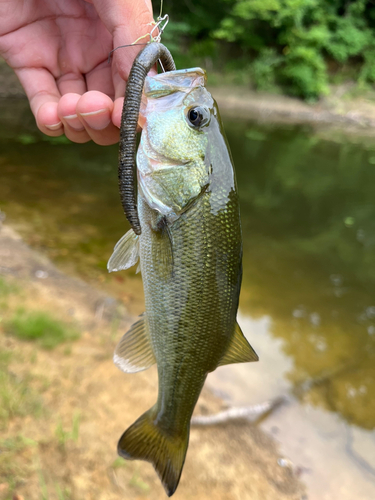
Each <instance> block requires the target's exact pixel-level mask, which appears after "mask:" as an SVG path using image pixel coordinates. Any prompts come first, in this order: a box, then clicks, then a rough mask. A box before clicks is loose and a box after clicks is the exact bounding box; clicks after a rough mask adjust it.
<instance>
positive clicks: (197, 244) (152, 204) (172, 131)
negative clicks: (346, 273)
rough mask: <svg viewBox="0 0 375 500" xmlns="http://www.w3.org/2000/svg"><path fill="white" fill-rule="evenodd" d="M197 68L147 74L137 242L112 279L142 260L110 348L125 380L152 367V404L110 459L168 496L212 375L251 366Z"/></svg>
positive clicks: (224, 189) (228, 216)
mask: <svg viewBox="0 0 375 500" xmlns="http://www.w3.org/2000/svg"><path fill="white" fill-rule="evenodd" d="M204 85H205V73H204V71H203V70H201V69H200V68H193V69H190V70H180V71H172V72H168V73H164V74H161V75H157V76H154V77H148V78H147V79H146V82H145V87H144V96H143V98H142V107H141V115H140V118H141V122H142V124H143V132H142V137H141V142H140V146H139V149H138V154H137V171H138V188H139V193H138V215H139V221H140V226H141V229H142V231H141V234H140V235H139V236H136V235H135V234H134V232H133V231H132V230H130V231H129V232H128V233H127V234H126V235H125V236H124V237H123V238H122V239H121V240H120V241H119V243H118V244H117V245H116V247H115V251H114V253H113V255H112V257H111V259H110V261H109V263H108V268H109V270H110V271H115V270H120V269H126V268H128V267H130V266H132V265H134V264H136V263H137V261H138V259H139V260H140V269H141V271H142V278H143V284H144V293H145V306H146V312H145V315H143V316H142V317H141V319H139V320H138V321H137V323H135V324H134V325H133V327H132V328H131V329H130V330H129V332H127V333H126V334H125V335H124V336H123V338H122V339H121V341H120V343H119V345H118V346H117V348H116V351H115V356H114V360H115V363H116V364H117V365H118V366H119V367H120V368H121V369H122V370H123V371H125V372H130V373H134V372H136V371H140V370H143V369H146V368H148V367H149V366H151V365H152V364H153V363H155V362H156V364H157V369H158V379H159V391H158V399H157V402H156V404H155V405H154V406H153V407H152V408H151V409H150V410H148V411H147V412H146V413H144V414H143V415H141V417H139V419H138V420H137V421H136V422H135V423H134V424H133V425H132V426H130V427H129V429H127V430H126V431H125V432H124V434H123V435H122V437H121V438H120V441H119V444H118V452H119V454H120V455H121V456H123V457H124V458H127V459H143V460H146V461H149V462H151V463H152V464H153V465H154V467H155V469H156V471H157V473H158V474H159V477H160V478H161V481H162V483H163V485H164V487H165V490H166V492H167V494H168V495H169V496H170V495H172V494H173V493H174V491H175V490H176V488H177V485H178V482H179V479H180V476H181V471H182V468H183V464H184V460H185V456H186V451H187V447H188V441H189V430H190V419H191V416H192V413H193V410H194V407H195V404H196V402H197V399H198V397H199V394H200V392H201V390H202V387H203V384H204V382H205V379H206V377H207V374H208V373H209V372H210V371H213V370H215V369H216V368H217V367H218V366H220V365H224V364H229V363H237V362H247V361H256V360H257V359H258V358H257V355H256V354H255V352H254V351H253V349H252V347H251V346H250V344H249V343H248V342H247V340H246V339H245V337H244V336H243V334H242V332H241V330H240V328H239V326H238V324H237V323H236V315H237V308H238V299H239V293H240V286H241V277H242V264H241V259H242V239H241V225H240V212H239V202H238V195H237V186H236V180H235V174H234V170H233V165H232V159H231V155H230V152H229V148H228V145H227V143H226V139H225V135H224V132H223V130H222V126H221V121H220V116H219V112H218V109H217V105H216V103H215V101H214V100H213V98H212V97H211V95H210V93H209V92H208V91H207V90H206V89H205V86H204Z"/></svg>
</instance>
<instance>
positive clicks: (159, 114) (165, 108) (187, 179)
mask: <svg viewBox="0 0 375 500" xmlns="http://www.w3.org/2000/svg"><path fill="white" fill-rule="evenodd" d="M205 81H206V75H205V72H204V71H203V70H202V69H200V68H192V69H188V70H179V71H170V72H168V73H163V74H159V75H156V76H148V77H147V78H146V81H145V86H144V94H143V98H142V104H141V109H140V113H141V119H142V121H143V124H144V125H143V131H142V137H141V142H140V146H139V149H138V154H137V167H138V186H139V191H140V195H141V196H143V198H144V199H145V200H146V202H147V203H148V205H149V206H150V207H151V208H153V209H155V210H156V211H157V212H159V213H160V214H162V215H164V216H166V217H167V218H168V220H169V221H170V222H173V221H174V220H176V219H177V218H178V217H179V216H180V215H181V213H183V212H184V211H185V210H186V207H188V206H189V204H191V202H192V201H193V200H194V199H196V198H197V197H198V196H199V195H200V194H201V193H202V191H203V190H205V186H207V185H208V183H209V175H210V169H209V166H208V165H207V161H206V155H207V147H208V134H207V130H208V128H209V125H210V120H211V117H212V116H213V114H214V108H215V102H214V100H213V98H212V97H211V95H210V93H209V92H208V91H207V90H206V88H205V87H204V85H205Z"/></svg>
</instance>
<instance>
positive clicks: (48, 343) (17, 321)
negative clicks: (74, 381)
mask: <svg viewBox="0 0 375 500" xmlns="http://www.w3.org/2000/svg"><path fill="white" fill-rule="evenodd" d="M6 330H7V331H8V332H9V333H11V334H12V335H15V336H16V337H18V338H20V339H22V340H35V341H37V342H38V343H39V344H40V345H41V346H42V347H44V348H46V349H52V348H54V347H56V346H57V345H58V344H60V343H62V342H66V341H67V340H75V339H77V338H78V333H77V332H76V331H75V330H74V329H73V328H72V327H70V326H68V325H65V324H64V323H62V322H60V321H57V320H56V319H54V318H52V317H51V316H50V315H49V314H47V313H45V312H26V311H24V310H22V309H20V310H18V311H17V312H16V313H15V315H14V316H13V318H12V319H11V320H10V321H8V322H7V324H6Z"/></svg>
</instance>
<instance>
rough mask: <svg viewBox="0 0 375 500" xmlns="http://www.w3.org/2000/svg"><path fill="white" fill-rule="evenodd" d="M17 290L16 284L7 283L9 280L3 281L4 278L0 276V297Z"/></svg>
mask: <svg viewBox="0 0 375 500" xmlns="http://www.w3.org/2000/svg"><path fill="white" fill-rule="evenodd" d="M18 291H19V288H18V286H16V285H15V284H14V283H9V281H5V279H4V278H1V277H0V297H1V298H3V297H7V296H8V295H10V294H11V293H17V292H18Z"/></svg>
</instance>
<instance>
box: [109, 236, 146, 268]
mask: <svg viewBox="0 0 375 500" xmlns="http://www.w3.org/2000/svg"><path fill="white" fill-rule="evenodd" d="M138 259H139V238H138V236H137V235H136V234H135V232H134V231H133V229H130V231H128V232H127V233H126V234H125V235H124V236H123V237H122V238H121V239H120V240H119V241H118V242H117V244H116V246H115V249H114V250H113V254H112V255H111V258H110V259H109V261H108V264H107V269H108V271H109V272H110V273H112V272H113V271H121V270H123V269H128V268H129V267H132V266H134V265H135V264H136V263H137V261H138Z"/></svg>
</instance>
